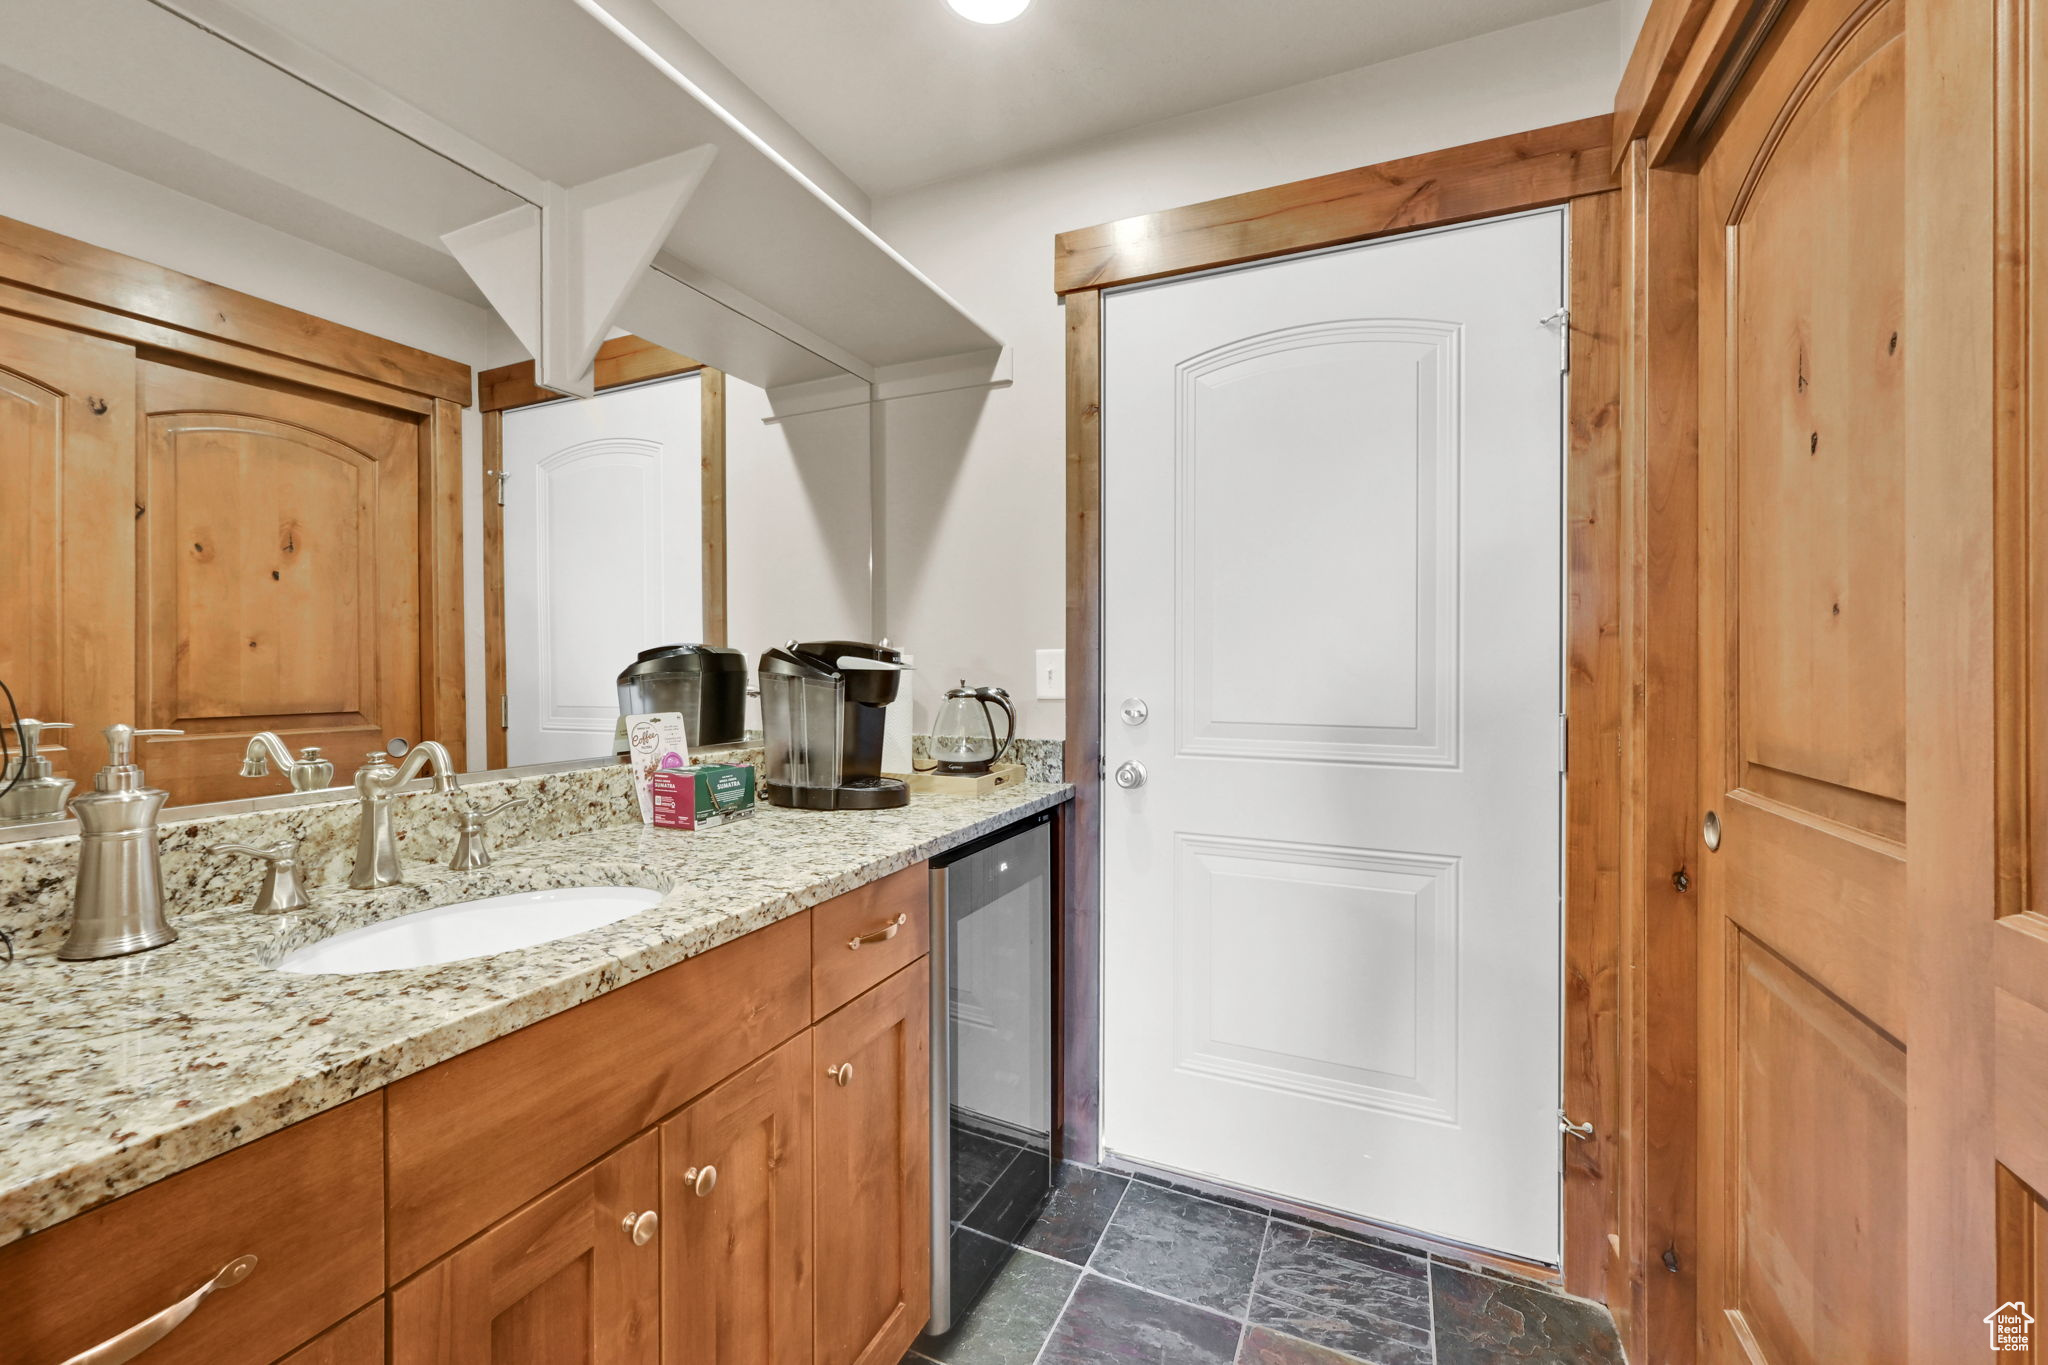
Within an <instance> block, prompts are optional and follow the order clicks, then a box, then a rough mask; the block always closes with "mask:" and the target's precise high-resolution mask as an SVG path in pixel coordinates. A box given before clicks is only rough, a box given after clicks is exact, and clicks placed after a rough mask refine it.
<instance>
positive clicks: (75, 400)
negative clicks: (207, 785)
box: [0, 317, 135, 782]
mask: <svg viewBox="0 0 2048 1365" xmlns="http://www.w3.org/2000/svg"><path fill="white" fill-rule="evenodd" d="M134 370H135V353H134V352H133V351H132V350H130V349H129V348H128V347H125V346H118V345H115V344H114V343H113V342H110V341H102V340H100V339H98V338H96V337H88V336H81V335H78V334H77V333H73V332H65V331H60V330H58V329H56V328H54V327H45V326H42V325H40V324H38V323H33V322H28V321H25V320H23V319H20V318H13V317H0V469H4V470H5V471H6V478H7V493H6V496H5V497H0V583H6V584H9V585H11V588H10V590H9V591H7V592H4V593H0V679H5V680H6V682H7V684H8V686H9V687H10V688H11V689H12V691H13V693H14V700H15V704H16V705H17V706H18V707H19V708H20V710H21V714H22V715H24V716H34V717H36V718H38V719H41V720H51V721H63V722H66V723H69V724H70V725H72V726H73V727H74V728H73V729H72V730H71V731H69V732H68V733H67V732H65V731H61V730H59V731H53V732H51V734H50V736H49V741H48V742H47V743H46V744H45V745H44V747H43V753H44V755H45V756H46V757H48V758H49V759H50V762H51V764H52V766H53V768H54V769H55V771H56V773H57V774H58V775H59V776H62V777H69V778H71V779H72V780H73V781H79V782H82V781H84V780H86V779H88V778H90V777H91V775H92V770H93V769H94V768H95V767H97V766H98V765H99V763H100V761H101V759H100V757H99V755H100V753H101V750H100V746H99V743H98V738H99V736H98V731H100V730H101V729H103V728H104V727H106V726H108V725H112V724H114V723H115V722H117V721H132V720H133V719H134V705H135V680H134V672H133V668H132V666H131V663H130V660H131V659H132V657H133V654H132V649H131V641H132V640H133V638H134V629H135V576H134V569H133V564H134V544H135V515H134V502H135V462H134V456H133V448H134V439H135V436H134V433H135V408H134V397H133V395H134V390H135V376H134ZM10 719H11V717H10ZM11 738H12V737H11V736H10V740H11Z"/></svg>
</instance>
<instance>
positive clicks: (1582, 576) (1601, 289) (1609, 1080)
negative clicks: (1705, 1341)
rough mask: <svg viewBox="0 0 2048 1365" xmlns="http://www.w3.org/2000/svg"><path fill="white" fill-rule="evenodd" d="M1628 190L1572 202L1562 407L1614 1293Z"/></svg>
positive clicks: (1578, 1268)
mask: <svg viewBox="0 0 2048 1365" xmlns="http://www.w3.org/2000/svg"><path fill="white" fill-rule="evenodd" d="M1621 227H1622V223H1621V199H1620V196H1619V195H1616V194H1599V195H1589V196H1586V197H1585V198H1581V199H1575V200H1573V201H1572V206H1571V281H1570V291H1569V293H1568V295H1567V297H1568V298H1569V299H1570V300H1571V328H1572V334H1571V348H1572V350H1571V370H1570V376H1571V378H1570V388H1569V407H1568V410H1567V413H1566V421H1567V444H1566V451H1565V502H1566V509H1565V510H1566V519H1565V556H1566V584H1565V591H1566V600H1567V611H1566V642H1565V643H1566V676H1567V685H1566V698H1565V709H1566V712H1567V714H1568V715H1569V716H1570V717H1571V718H1572V723H1571V725H1570V727H1569V730H1568V742H1569V745H1570V751H1569V754H1568V757H1567V760H1566V768H1567V771H1568V773H1569V779H1568V781H1567V782H1566V786H1565V915H1564V933H1565V983H1564V999H1565V1032H1564V1046H1565V1053H1566V1057H1567V1061H1566V1064H1565V1068H1564V1107H1565V1113H1566V1114H1567V1115H1568V1116H1569V1117H1570V1118H1571V1119H1572V1120H1573V1121H1574V1122H1588V1123H1591V1124H1592V1125H1593V1136H1592V1137H1590V1138H1588V1139H1585V1140H1574V1141H1568V1142H1566V1143H1565V1151H1564V1243H1565V1250H1564V1270H1565V1286H1566V1288H1568V1289H1570V1290H1571V1292H1572V1293H1574V1294H1578V1295H1581V1296H1583V1297H1585V1298H1591V1299H1604V1298H1606V1297H1607V1292H1608V1282H1609V1280H1610V1279H1611V1278H1613V1276H1614V1274H1615V1270H1614V1268H1613V1267H1610V1265H1609V1264H1608V1261H1609V1242H1608V1232H1609V1230H1610V1229H1612V1228H1614V1227H1615V1226H1616V1225H1617V1222H1618V1218H1619V1210H1618V1207H1617V1196H1618V1193H1619V1188H1620V1187H1619V1185H1618V1183H1617V1182H1616V1181H1615V1179H1614V1173H1615V1168H1616V1165H1617V1162H1618V1160H1619V1157H1620V1150H1621V1132H1622V1129H1621V1112H1620V1104H1619V1087H1618V1085H1617V1079H1618V1058H1619V1039H1618V1036H1617V1032H1618V1027H1619V1022H1620V1015H1619V1008H1618V1006H1619V990H1620V973H1619V971H1618V962H1617V941H1618V934H1619V917H1620V892H1621V885H1620V872H1621V868H1620V855H1621V713H1622V695H1621V693H1622V668H1621V664H1622V658H1621V630H1620V625H1621V597H1620V590H1621V572H1620V568H1621V566H1620V554H1621V540H1620V532H1621V517H1620V495H1621V489H1620V472H1621V471H1620V457H1621V396H1620V394H1621V362H1622V354H1621V331H1622V326H1623V323H1624V321H1625V318H1624V314H1623V312H1622V306H1621V280H1622V269H1621Z"/></svg>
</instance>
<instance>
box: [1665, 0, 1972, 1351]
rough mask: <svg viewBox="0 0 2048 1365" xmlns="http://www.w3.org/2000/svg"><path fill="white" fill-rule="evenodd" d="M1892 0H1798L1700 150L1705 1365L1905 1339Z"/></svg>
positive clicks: (1901, 619)
mask: <svg viewBox="0 0 2048 1365" xmlns="http://www.w3.org/2000/svg"><path fill="white" fill-rule="evenodd" d="M1904 9H1905V0H1862V2H1861V3H1859V0H1794V3H1793V4H1792V5H1790V6H1788V8H1787V10H1786V11H1785V14H1784V16H1783V17H1782V18H1781V20H1780V21H1779V23H1778V25H1777V27H1776V28H1775V30H1774V31H1773V33H1772V35H1771V37H1770V38H1769V40H1768V41H1767V43H1766V45H1765V47H1764V48H1763V49H1762V51H1761V52H1760V54H1759V57H1758V59H1757V61H1756V62H1755V64H1754V65H1753V66H1752V67H1751V68H1750V70H1749V72H1748V74H1747V76H1746V77H1745V78H1744V80H1743V82H1742V84H1741V85H1740V87H1739V88H1738V89H1737V90H1736V92H1735V94H1734V97H1733V99H1732V100H1731V102H1730V103H1729V105H1728V106H1727V113H1726V114H1725V116H1724V117H1723V118H1722V119H1721V121H1720V122H1719V124H1718V125H1717V126H1716V128H1715V129H1714V130H1713V132H1712V133H1711V134H1710V135H1709V140H1708V142H1707V143H1706V145H1705V146H1704V148H1703V150H1702V154H1701V160H1700V172H1699V177H1698V187H1699V195H1700V199H1699V220H1700V223H1701V231H1700V234H1699V248H1700V255H1699V326H1700V332H1701V345H1700V358H1701V359H1700V377H1699V380H1700V414H1701V430H1700V465H1701V477H1700V523H1699V524H1700V557H1699V562H1700V595H1699V602H1700V632H1701V652H1700V657H1701V671H1702V677H1701V699H1702V708H1701V721H1700V730H1701V735H1700V738H1701V748H1700V765H1701V772H1700V779H1701V806H1702V808H1703V809H1705V810H1710V811H1712V812H1714V813H1716V815H1717V816H1718V819H1719V821H1720V827H1721V835H1720V848H1719V851H1718V852H1709V851H1707V850H1706V848H1705V847H1703V848H1702V850H1701V855H1700V856H1701V857H1702V859H1704V861H1703V863H1702V865H1701V867H1700V878H1699V885H1700V892H1701V909H1702V923H1701V947H1700V971H1701V1002H1700V1003H1701V1033H1700V1037H1701V1048H1702V1051H1701V1057H1700V1088H1699V1113H1700V1182H1699V1184H1700V1195H1701V1201H1700V1208H1699V1238H1700V1278H1699V1312H1700V1319H1701V1323H1700V1325H1701V1346H1702V1351H1703V1353H1704V1357H1705V1358H1706V1359H1708V1360H1710V1361H1715V1362H1721V1361H1729V1362H1735V1361H1742V1362H1766V1363H1769V1365H1775V1363H1776V1362H1795V1361H1836V1360H1843V1361H1847V1360H1855V1361H1859V1362H1868V1363H1870V1365H1881V1363H1882V1362H1888V1361H1897V1362H1904V1361H1906V1360H1907V1359H1908V1357H1907V1354H1906V1345H1905V1311H1904V1303H1905V1299H1904V1290H1905V1259H1904V1248H1905V1245H1906V1224H1905V1217H1904V1214H1905V1209H1904V1198H1903V1188H1902V1187H1903V1178H1904V1172H1905V1136H1906V1104H1905V1075H1906V1052H1905V1047H1904V1045H1903V1041H1902V1040H1903V1039H1904V1037H1905V1034H1906V1026H1905V1001H1906V994H1907V990H1908V982H1907V979H1906V963H1905V955H1904V953H1903V951H1902V949H1901V945H1902V944H1903V943H1904V942H1905V940H1906V938H1907V935H1908V933H1909V928H1910V926H1909V925H1908V923H1907V921H1906V916H1905V897H1904V892H1905V848H1904V845H1903V843H1902V837H1903V833H1904V830H1905V817H1906V811H1905V794H1906V788H1905V752H1906V734H1907V725H1906V719H1907V717H1906V700H1905V689H1904V677H1905V650H1904V625H1905V616H1904V600H1905V583H1904V570H1903V565H1904V562H1905V559H1906V556H1907V547H1906V543H1905V535H1904V531H1905V527H1904V516H1903V504H1902V481H1903V476H1904V444H1903V441H1902V438H1901V427H1902V423H1903V417H1904V410H1903V394H1904V363H1903V358H1902V356H1901V347H1900V344H1899V342H1900V328H1901V326H1902V317H1901V308H1902V298H1903V289H1904V279H1905V273H1904V255H1903V251H1904V233H1905V199H1904V183H1903V179H1902V176H1903V157H1902V152H1903V146H1904V131H1905V125H1904V100H1903V89H1904V85H1903V78H1904V44H1903V43H1902V41H1901V37H1900V35H1901V21H1902V18H1903V12H1904ZM1988 1178H1989V1177H1988V1173H1987V1175H1986V1179H1988Z"/></svg>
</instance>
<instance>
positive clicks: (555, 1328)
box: [391, 1133, 661, 1365]
mask: <svg viewBox="0 0 2048 1365" xmlns="http://www.w3.org/2000/svg"><path fill="white" fill-rule="evenodd" d="M660 1169H661V1153H660V1148H659V1143H658V1140H657V1138H656V1137H655V1135H654V1134H652V1133H647V1134H644V1135H642V1136H641V1137H639V1138H637V1139H635V1140H634V1141H632V1142H630V1143H628V1144H627V1145H626V1146H625V1147H623V1148H621V1149H620V1150H619V1151H617V1152H615V1153H613V1154H612V1155H611V1156H608V1157H606V1158H605V1159H604V1160H603V1161H600V1162H598V1163H597V1164H596V1165H595V1166H592V1167H590V1168H589V1169H587V1170H585V1171H584V1172H582V1173H581V1174H580V1175H577V1176H575V1177H574V1178H572V1179H570V1180H567V1181H565V1182H563V1183H562V1184H561V1185H558V1186H556V1187H555V1188H554V1189H553V1190H551V1191H549V1192H548V1193H547V1194H545V1195H543V1196H542V1197H541V1198H539V1199H537V1200H535V1201H534V1202H533V1203H531V1204H529V1205H527V1206H526V1207H525V1208H523V1209H521V1210H520V1211H519V1212H517V1213H515V1214H513V1215H512V1216H511V1217H509V1218H505V1219H502V1220H500V1221H499V1222H497V1223H495V1224H493V1225H492V1226H491V1227H490V1228H488V1229H487V1230H485V1231H484V1233H483V1234H482V1235H481V1236H479V1237H477V1238H476V1239H475V1240H473V1241H471V1242H469V1243H467V1244H465V1245H464V1246H462V1247H461V1248H459V1249H458V1250H456V1251H454V1252H452V1253H450V1254H449V1255H447V1256H444V1257H443V1258H441V1259H440V1260H439V1261H436V1262H435V1263H434V1264H433V1265H431V1266H429V1267H428V1268H427V1269H426V1270H425V1271H423V1272H422V1273H421V1274H419V1275H418V1276H416V1277H415V1278H413V1279H412V1280H409V1281H407V1282H406V1283H405V1284H403V1285H401V1286H399V1287H398V1289H397V1290H395V1291H393V1293H392V1295H391V1361H392V1365H543V1363H545V1365H657V1362H658V1361H659V1360H660V1359H661V1342H660V1331H659V1321H660V1307H659V1306H660V1301H661V1227H660V1217H659V1213H658V1205H659V1201H660V1198H661V1179H660Z"/></svg>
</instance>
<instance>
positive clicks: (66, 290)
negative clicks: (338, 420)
mask: <svg viewBox="0 0 2048 1365" xmlns="http://www.w3.org/2000/svg"><path fill="white" fill-rule="evenodd" d="M0 280H10V281H13V282H15V283H18V284H21V285H24V286H26V287H28V288H29V289H32V290H35V291H36V292H38V293H42V294H48V295H52V296H54V297H56V298H60V299H70V300H75V301H77V302H79V303H84V304H89V305H91V306H92V307H95V308H99V309H103V310H105V311H106V312H109V313H114V314H118V315H121V316H123V317H127V318H139V319H143V320H145V321H148V322H151V323H156V324H160V325H162V326H166V327H170V328H173V329H175V330H176V331H178V332H182V333H188V334H190V335H192V336H196V337H204V338H210V339H213V340H217V341H225V342H229V343H232V344H234V345H236V346H243V347H247V348H249V349H250V350H254V351H261V352H263V353H265V354H267V355H273V356H282V357H285V358H287V359H290V360H293V361H300V362H309V363H311V364H313V365H315V366H318V367H320V368H322V369H328V370H334V371H336V372H338V373H340V374H344V375H351V376H355V377H357V378H361V379H368V380H372V381H374V382H376V383H378V384H383V385H386V386H388V387H390V388H395V389H400V390H402V391H404V392H407V393H415V394H419V395H421V396H423V397H426V398H429V399H437V400H440V401H444V402H449V403H456V404H459V405H461V406H463V407H468V406H469V400H470V393H469V378H470V372H469V367H468V366H467V365H464V364H462V363H460V362H459V361H454V360H449V359H448V358H446V357H445V356H438V355H434V354H432V353H430V352H427V351H422V350H417V349H415V348H413V347H411V346H403V345H400V344H399V343H398V342H395V341H386V340H385V339H384V338H382V337H378V336H373V335H371V334H370V333H368V332H359V331H357V330H356V329H355V328H353V327H344V326H343V325H342V324H340V323H338V322H329V321H328V320H327V319H325V318H321V317H315V316H314V315H313V314H311V313H303V312H300V311H299V310H298V309H296V308H287V307H286V306H285V305H283V304H281V303H272V302H271V301H270V300H268V299H259V298H257V297H255V296H254V295H251V294H244V293H241V292H240V291H238V290H234V289H229V288H227V287H225V286H223V285H218V284H209V283H207V282H206V281H205V280H202V279H198V278H196V277H194V276H191V275H186V274H182V273H180V272H179V271H176V270H172V269H170V268H168V267H166V266H161V265H156V264H154V263H152V262H149V261H145V260H141V259H139V258H137V257H134V256H124V255H122V254H121V253H120V252H118V251H109V250H107V249H106V248H105V247H97V246H93V245H91V244H90V243H87V242H81V241H78V240H77V239H75V238H71V237H65V236H62V235H60V234H58V233H55V232H50V231H48V230H46V229H44V228H39V227H35V226H33V225H31V224H29V223H24V222H21V221H20V220H18V219H14V218H0Z"/></svg>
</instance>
